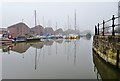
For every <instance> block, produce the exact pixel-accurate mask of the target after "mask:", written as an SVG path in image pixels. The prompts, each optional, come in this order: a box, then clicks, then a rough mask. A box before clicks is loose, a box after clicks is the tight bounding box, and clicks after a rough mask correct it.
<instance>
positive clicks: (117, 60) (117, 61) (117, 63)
mask: <svg viewBox="0 0 120 81" xmlns="http://www.w3.org/2000/svg"><path fill="white" fill-rule="evenodd" d="M116 68H117V69H119V50H117V57H116Z"/></svg>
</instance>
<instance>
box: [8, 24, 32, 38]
mask: <svg viewBox="0 0 120 81" xmlns="http://www.w3.org/2000/svg"><path fill="white" fill-rule="evenodd" d="M8 31H9V33H10V34H12V36H13V37H17V36H25V35H29V33H30V28H29V27H28V26H27V25H26V24H24V23H17V24H15V25H12V26H10V27H8Z"/></svg>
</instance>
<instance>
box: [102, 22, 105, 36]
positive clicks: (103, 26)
mask: <svg viewBox="0 0 120 81" xmlns="http://www.w3.org/2000/svg"><path fill="white" fill-rule="evenodd" d="M104 29H105V21H104V20H103V32H102V33H103V36H104Z"/></svg>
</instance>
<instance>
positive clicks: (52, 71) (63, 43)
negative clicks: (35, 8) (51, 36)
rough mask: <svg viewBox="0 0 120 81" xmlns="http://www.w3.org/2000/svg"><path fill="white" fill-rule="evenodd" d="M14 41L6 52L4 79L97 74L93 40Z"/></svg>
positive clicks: (92, 75)
mask: <svg viewBox="0 0 120 81" xmlns="http://www.w3.org/2000/svg"><path fill="white" fill-rule="evenodd" d="M12 45H13V47H12V48H11V49H9V54H8V53H7V52H5V53H4V54H3V68H4V69H3V78H4V79H7V78H8V79H13V78H16V79H23V78H24V79H26V78H29V79H94V78H95V76H94V72H93V70H92V69H93V68H92V57H91V51H90V49H91V41H89V40H84V39H80V40H44V42H29V43H26V42H25V43H16V45H15V44H12ZM85 45H88V46H87V47H86V46H85ZM7 47H8V46H7ZM22 48H24V49H22ZM18 49H19V51H18ZM21 55H22V56H23V58H21V57H20V56H21ZM24 56H25V58H24ZM86 58H87V59H86ZM84 63H85V64H84ZM13 64H14V65H15V66H14V68H13V66H12V65H13ZM8 66H9V67H8ZM88 67H89V68H88ZM18 69H19V70H18ZM11 72H12V75H11Z"/></svg>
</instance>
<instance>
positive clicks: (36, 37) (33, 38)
mask: <svg viewBox="0 0 120 81" xmlns="http://www.w3.org/2000/svg"><path fill="white" fill-rule="evenodd" d="M36 21H37V20H36V10H35V27H36V26H37V22H36ZM35 31H36V30H35ZM35 31H34V32H35ZM26 41H40V37H38V36H36V35H34V36H33V37H30V38H27V39H26Z"/></svg>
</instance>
